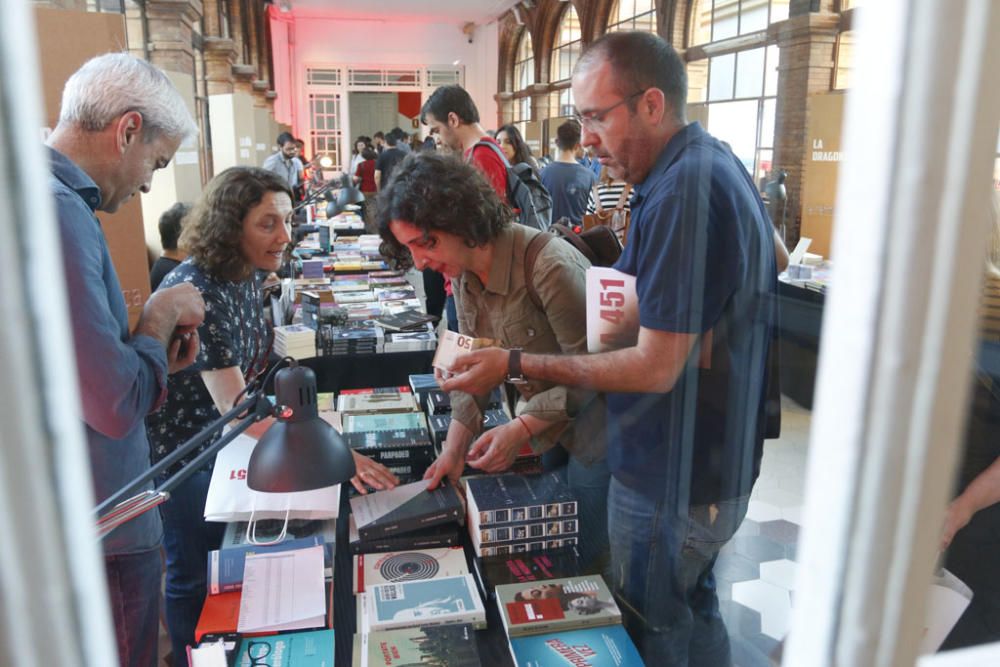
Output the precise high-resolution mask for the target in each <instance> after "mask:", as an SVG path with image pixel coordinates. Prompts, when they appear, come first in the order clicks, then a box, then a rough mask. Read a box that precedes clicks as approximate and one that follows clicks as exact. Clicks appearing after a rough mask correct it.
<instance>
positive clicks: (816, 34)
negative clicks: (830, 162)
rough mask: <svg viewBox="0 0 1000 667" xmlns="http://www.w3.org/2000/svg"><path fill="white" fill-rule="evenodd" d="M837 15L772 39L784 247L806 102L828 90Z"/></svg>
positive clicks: (819, 15)
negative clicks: (777, 53) (775, 49)
mask: <svg viewBox="0 0 1000 667" xmlns="http://www.w3.org/2000/svg"><path fill="white" fill-rule="evenodd" d="M839 22H840V15H839V14H836V13H832V12H813V13H806V14H802V15H799V16H793V17H791V18H789V19H788V20H787V21H782V22H781V23H778V24H776V25H774V26H772V29H775V30H776V31H777V33H778V47H779V49H780V57H779V60H778V103H777V110H776V118H775V128H774V166H775V168H777V169H784V170H785V171H786V172H788V178H787V180H786V181H785V189H786V191H787V194H788V201H787V202H786V224H787V229H788V231H787V236H788V238H787V241H788V244H789V246H793V245H795V243H796V242H797V241H798V238H799V227H800V225H801V222H802V204H801V192H802V178H803V174H804V170H805V164H806V155H807V151H808V149H809V147H808V146H807V145H806V142H807V141H808V137H807V135H808V128H809V104H810V101H809V96H810V95H811V94H813V93H825V92H827V91H829V90H830V88H831V81H832V76H833V68H834V47H835V45H836V41H837V31H838V25H839Z"/></svg>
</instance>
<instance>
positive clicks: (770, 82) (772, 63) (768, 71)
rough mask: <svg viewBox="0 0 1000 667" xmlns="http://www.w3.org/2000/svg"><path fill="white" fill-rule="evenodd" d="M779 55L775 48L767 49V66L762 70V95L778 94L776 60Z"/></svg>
mask: <svg viewBox="0 0 1000 667" xmlns="http://www.w3.org/2000/svg"><path fill="white" fill-rule="evenodd" d="M779 57H780V53H779V51H778V47H777V46H769V47H767V65H766V66H765V69H764V95H765V96H771V95H777V94H778V58H779Z"/></svg>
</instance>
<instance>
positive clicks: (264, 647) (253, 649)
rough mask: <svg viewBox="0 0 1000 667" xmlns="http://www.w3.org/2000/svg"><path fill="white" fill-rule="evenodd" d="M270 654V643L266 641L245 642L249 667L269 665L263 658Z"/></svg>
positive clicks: (265, 666) (266, 666) (267, 666)
mask: <svg viewBox="0 0 1000 667" xmlns="http://www.w3.org/2000/svg"><path fill="white" fill-rule="evenodd" d="M269 655H271V645H270V644H269V643H267V642H253V641H252V642H250V643H249V644H247V657H248V658H250V667H270V666H269V665H268V664H267V663H266V662H264V659H265V658H266V657H267V656H269Z"/></svg>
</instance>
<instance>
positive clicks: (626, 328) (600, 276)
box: [587, 266, 639, 352]
mask: <svg viewBox="0 0 1000 667" xmlns="http://www.w3.org/2000/svg"><path fill="white" fill-rule="evenodd" d="M638 337H639V300H638V298H637V297H636V294H635V276H630V275H628V274H627V273H622V272H621V271H616V270H614V269H611V268H607V267H603V266H593V267H591V268H589V269H587V350H588V351H589V352H605V351H607V350H617V349H621V348H623V347H631V346H632V345H635V343H636V341H637V340H638Z"/></svg>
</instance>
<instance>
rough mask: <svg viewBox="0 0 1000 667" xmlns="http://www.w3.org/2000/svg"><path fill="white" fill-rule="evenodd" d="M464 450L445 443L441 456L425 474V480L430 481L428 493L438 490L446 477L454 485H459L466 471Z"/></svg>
mask: <svg viewBox="0 0 1000 667" xmlns="http://www.w3.org/2000/svg"><path fill="white" fill-rule="evenodd" d="M462 449H463V448H462V447H459V446H456V445H449V443H448V442H445V444H444V447H442V448H441V454H440V455H439V456H438V457H437V459H435V461H434V463H432V464H431V465H430V467H428V468H427V472H425V473H424V479H426V480H430V483H429V484H428V485H427V490H428V491H430V490H431V489H436V488H437V487H438V485H439V484H440V483H441V480H442V479H444V478H445V477H447V478H448V479H449V480H450V481H451V483H452V484H458V478H459V477H461V476H462V471H463V470H465V454H464V453H463V452H462V451H461V450H462Z"/></svg>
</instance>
